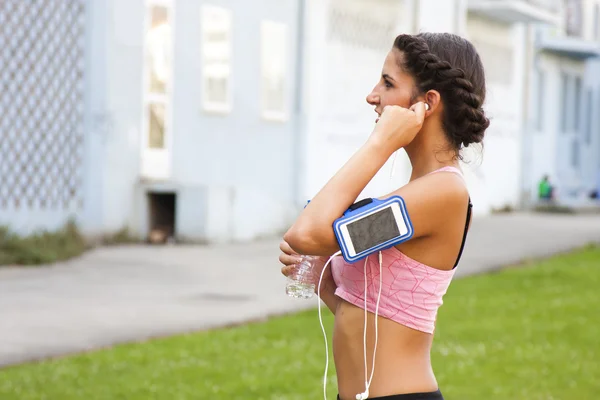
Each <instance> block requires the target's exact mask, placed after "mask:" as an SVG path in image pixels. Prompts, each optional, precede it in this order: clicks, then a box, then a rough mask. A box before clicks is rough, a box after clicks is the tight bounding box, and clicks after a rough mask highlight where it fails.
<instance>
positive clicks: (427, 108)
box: [425, 103, 431, 111]
mask: <svg viewBox="0 0 600 400" xmlns="http://www.w3.org/2000/svg"><path fill="white" fill-rule="evenodd" d="M430 108H431V107H429V103H425V111H429V109H430Z"/></svg>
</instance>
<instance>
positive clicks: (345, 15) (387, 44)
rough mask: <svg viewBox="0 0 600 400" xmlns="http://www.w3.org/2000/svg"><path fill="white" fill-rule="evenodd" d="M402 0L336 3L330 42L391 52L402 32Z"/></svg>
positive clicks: (331, 11)
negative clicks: (400, 25)
mask: <svg viewBox="0 0 600 400" xmlns="http://www.w3.org/2000/svg"><path fill="white" fill-rule="evenodd" d="M400 6H401V2H400V1H398V0H332V1H331V2H330V7H329V23H328V28H329V29H328V40H330V41H337V42H339V43H344V44H346V45H349V46H354V47H362V48H367V49H373V50H386V51H387V50H390V49H391V48H392V44H393V41H394V38H395V37H396V35H397V34H398V33H400V32H397V29H398V19H399V17H400V12H399V10H400Z"/></svg>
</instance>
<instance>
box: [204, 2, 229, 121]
mask: <svg viewBox="0 0 600 400" xmlns="http://www.w3.org/2000/svg"><path fill="white" fill-rule="evenodd" d="M201 14H202V15H201V30H202V39H201V43H202V104H203V108H204V110H205V111H211V112H223V113H227V112H230V111H231V97H232V96H231V70H232V68H231V61H232V55H231V53H232V50H231V42H232V40H231V30H232V17H231V12H230V11H229V10H227V9H225V8H222V7H215V6H202V11H201Z"/></svg>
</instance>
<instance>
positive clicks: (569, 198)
mask: <svg viewBox="0 0 600 400" xmlns="http://www.w3.org/2000/svg"><path fill="white" fill-rule="evenodd" d="M581 6H582V8H581V10H582V15H581V19H580V20H579V21H580V24H581V26H580V32H581V34H580V35H579V36H577V35H572V36H567V32H566V26H567V24H566V22H565V21H563V23H562V25H561V26H562V28H561V29H560V30H556V29H550V28H548V27H538V28H537V35H538V37H539V38H540V39H549V40H554V41H558V42H560V43H562V44H563V45H562V47H561V51H560V52H559V51H551V48H552V47H551V46H550V48H541V49H538V51H537V52H536V55H535V61H534V67H533V75H534V80H533V82H532V86H531V90H532V98H531V101H530V103H529V107H530V110H531V111H530V115H531V118H530V119H529V125H528V126H529V130H530V132H532V135H531V136H532V137H531V141H530V143H528V144H527V150H526V153H527V154H528V155H529V158H530V159H531V160H532V161H531V162H530V165H529V167H528V168H527V169H526V173H527V175H528V176H527V179H526V183H525V185H526V187H525V190H526V191H527V192H528V193H529V199H530V200H531V201H534V200H535V199H536V195H537V189H536V188H537V183H538V182H539V180H540V178H541V177H542V176H543V175H544V174H548V175H549V176H550V178H551V181H552V182H553V184H554V185H555V187H556V192H555V196H556V198H557V200H558V201H559V202H561V203H565V204H569V203H575V204H576V203H578V202H580V201H582V200H584V199H585V198H586V197H587V195H588V194H589V192H591V191H592V190H593V189H596V188H597V187H598V185H599V184H600V182H599V177H600V168H599V167H600V135H599V134H598V132H600V121H599V119H598V113H597V110H598V107H600V86H599V83H600V82H599V80H598V75H599V74H598V72H599V71H600V69H599V68H600V64H599V62H598V61H597V58H596V59H594V57H587V58H586V57H582V56H581V54H582V53H581V49H584V48H585V49H587V50H586V51H588V52H589V51H590V49H591V50H592V51H593V49H594V48H597V46H598V39H599V36H598V35H597V34H596V31H597V29H600V28H599V23H600V21H599V18H600V9H598V12H596V11H595V10H596V7H597V6H598V2H597V1H595V0H594V1H588V2H583V3H582V4H581ZM564 17H565V15H563V19H564ZM598 33H600V31H598ZM565 78H566V81H565ZM577 80H579V82H580V84H579V85H578V84H577ZM578 87H579V89H577V88H578Z"/></svg>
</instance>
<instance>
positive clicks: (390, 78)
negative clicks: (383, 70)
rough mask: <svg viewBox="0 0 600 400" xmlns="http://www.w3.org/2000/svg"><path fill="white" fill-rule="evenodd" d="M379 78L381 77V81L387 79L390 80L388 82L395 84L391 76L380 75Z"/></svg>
mask: <svg viewBox="0 0 600 400" xmlns="http://www.w3.org/2000/svg"><path fill="white" fill-rule="evenodd" d="M381 76H382V77H383V79H388V80H390V81H392V82H395V81H394V78H392V77H391V76H389V75H388V74H382V75H381Z"/></svg>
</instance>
